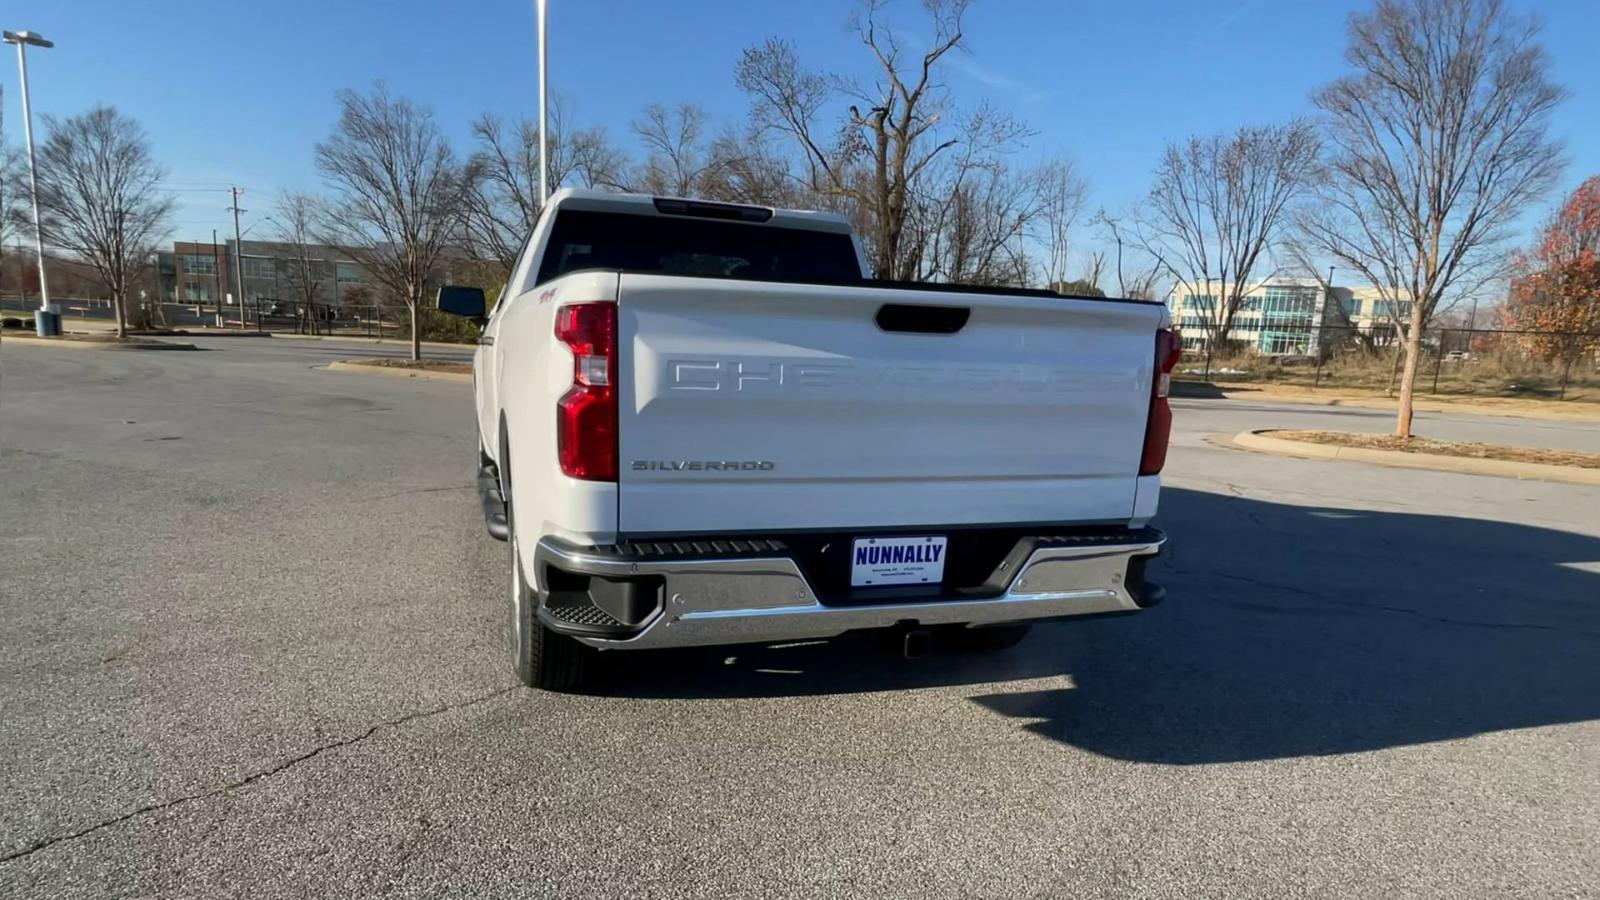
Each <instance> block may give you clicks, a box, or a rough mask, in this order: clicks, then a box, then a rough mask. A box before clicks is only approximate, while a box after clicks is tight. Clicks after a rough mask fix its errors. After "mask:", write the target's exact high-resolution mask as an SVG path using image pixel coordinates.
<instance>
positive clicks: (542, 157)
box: [23, 0, 550, 212]
mask: <svg viewBox="0 0 1600 900" xmlns="http://www.w3.org/2000/svg"><path fill="white" fill-rule="evenodd" d="M548 2H549V0H533V6H534V10H535V12H536V13H537V15H538V19H539V211H540V212H543V211H544V204H545V201H546V200H547V199H549V195H550V161H549V152H550V151H549V145H550V140H549V138H548V137H546V128H548V118H547V116H546V113H545V97H546V90H545V70H546V69H547V68H548V66H547V65H546V63H545V56H546V55H547V51H548V49H549V45H548V43H547V41H546V40H545V17H546V15H547V13H546V7H547V5H548ZM23 96H24V97H26V96H27V88H23ZM23 102H27V101H23Z"/></svg>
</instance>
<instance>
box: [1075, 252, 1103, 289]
mask: <svg viewBox="0 0 1600 900" xmlns="http://www.w3.org/2000/svg"><path fill="white" fill-rule="evenodd" d="M1105 274H1106V254H1105V251H1104V250H1096V251H1094V252H1092V253H1090V254H1089V258H1088V259H1087V260H1086V261H1085V265H1084V269H1083V274H1082V275H1080V276H1079V277H1078V280H1079V281H1080V282H1082V283H1084V284H1086V285H1088V286H1089V287H1092V288H1094V289H1095V290H1097V291H1100V292H1101V296H1104V295H1105V291H1104V290H1103V289H1102V288H1101V287H1100V279H1102V278H1104V277H1105Z"/></svg>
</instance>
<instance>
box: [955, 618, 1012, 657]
mask: <svg viewBox="0 0 1600 900" xmlns="http://www.w3.org/2000/svg"><path fill="white" fill-rule="evenodd" d="M1032 628H1033V626H1032V625H991V626H989V627H987V628H961V627H957V628H952V629H950V630H949V631H947V632H946V633H945V635H944V637H945V638H946V639H947V643H948V644H949V645H950V646H951V647H952V648H953V649H955V650H960V651H965V652H968V653H998V652H1000V651H1001V650H1010V649H1011V648H1012V647H1015V646H1016V645H1018V644H1020V643H1022V639H1023V638H1025V637H1027V636H1028V632H1029V631H1030V630H1032Z"/></svg>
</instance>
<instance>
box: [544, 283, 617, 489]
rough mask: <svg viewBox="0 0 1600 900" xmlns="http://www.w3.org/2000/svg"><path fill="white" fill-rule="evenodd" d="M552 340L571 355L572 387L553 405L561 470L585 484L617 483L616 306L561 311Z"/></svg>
mask: <svg viewBox="0 0 1600 900" xmlns="http://www.w3.org/2000/svg"><path fill="white" fill-rule="evenodd" d="M556 339H557V340H559V341H561V342H562V343H564V344H566V345H567V349H569V350H571V351H572V387H571V388H569V389H568V390H567V392H566V393H565V394H563V395H562V397H561V400H560V401H559V402H558V403H557V404H556V455H557V456H558V457H559V458H560V460H561V471H562V472H563V473H565V474H566V475H568V476H570V477H572V478H582V479H584V480H585V481H616V480H617V393H616V391H617V388H616V381H617V305H616V304H615V303H573V304H570V305H568V306H563V307H561V308H560V309H558V310H556Z"/></svg>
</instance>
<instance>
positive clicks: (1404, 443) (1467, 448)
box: [1267, 431, 1600, 469]
mask: <svg viewBox="0 0 1600 900" xmlns="http://www.w3.org/2000/svg"><path fill="white" fill-rule="evenodd" d="M1267 436H1268V437H1275V438H1282V439H1283V440H1286V441H1304V442H1306V443H1308V444H1331V445H1333V446H1337V447H1360V448H1362V449H1366V450H1396V451H1399V452H1401V453H1431V454H1434V455H1437V456H1465V457H1471V458H1473V459H1499V460H1504V461H1506V462H1520V463H1539V464H1541V465H1546V466H1574V467H1577V468H1580V469H1600V453H1580V452H1578V451H1576V450H1545V449H1542V448H1537V447H1509V446H1506V445H1505V444H1479V443H1474V442H1470V441H1437V440H1434V439H1432V438H1425V437H1415V436H1413V437H1411V438H1398V437H1395V436H1394V435H1392V434H1356V433H1352V432H1348V431H1270V432H1267Z"/></svg>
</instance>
